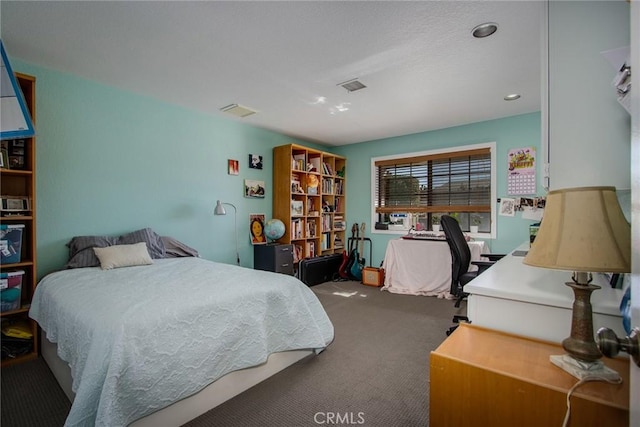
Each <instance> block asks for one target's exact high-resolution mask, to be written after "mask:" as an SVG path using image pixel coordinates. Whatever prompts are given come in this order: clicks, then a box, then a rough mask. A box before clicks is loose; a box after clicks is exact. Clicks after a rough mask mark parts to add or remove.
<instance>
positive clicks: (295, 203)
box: [291, 200, 304, 216]
mask: <svg viewBox="0 0 640 427" xmlns="http://www.w3.org/2000/svg"><path fill="white" fill-rule="evenodd" d="M303 214H304V203H303V202H302V200H292V201H291V216H302V215H303Z"/></svg>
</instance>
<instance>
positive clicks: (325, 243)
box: [320, 233, 330, 251]
mask: <svg viewBox="0 0 640 427" xmlns="http://www.w3.org/2000/svg"><path fill="white" fill-rule="evenodd" d="M329 241H330V240H329V233H322V236H321V237H320V249H321V250H323V251H326V250H327V249H329V248H330V246H329Z"/></svg>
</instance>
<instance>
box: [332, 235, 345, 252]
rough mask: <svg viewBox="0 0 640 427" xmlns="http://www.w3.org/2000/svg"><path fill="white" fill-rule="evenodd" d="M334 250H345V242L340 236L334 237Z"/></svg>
mask: <svg viewBox="0 0 640 427" xmlns="http://www.w3.org/2000/svg"><path fill="white" fill-rule="evenodd" d="M333 248H334V249H343V248H344V242H343V241H342V238H340V236H339V235H338V234H334V236H333Z"/></svg>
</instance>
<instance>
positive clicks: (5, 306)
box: [0, 270, 24, 311]
mask: <svg viewBox="0 0 640 427" xmlns="http://www.w3.org/2000/svg"><path fill="white" fill-rule="evenodd" d="M22 276H24V271H22V270H19V271H10V272H7V273H0V311H9V310H16V309H18V308H20V297H21V294H22Z"/></svg>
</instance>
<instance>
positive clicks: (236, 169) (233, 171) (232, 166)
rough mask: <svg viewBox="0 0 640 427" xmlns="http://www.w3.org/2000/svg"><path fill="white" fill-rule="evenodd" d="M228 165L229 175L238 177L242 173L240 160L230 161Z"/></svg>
mask: <svg viewBox="0 0 640 427" xmlns="http://www.w3.org/2000/svg"><path fill="white" fill-rule="evenodd" d="M227 163H228V174H229V175H238V174H239V173H240V162H239V161H238V160H233V159H229V160H227Z"/></svg>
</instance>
